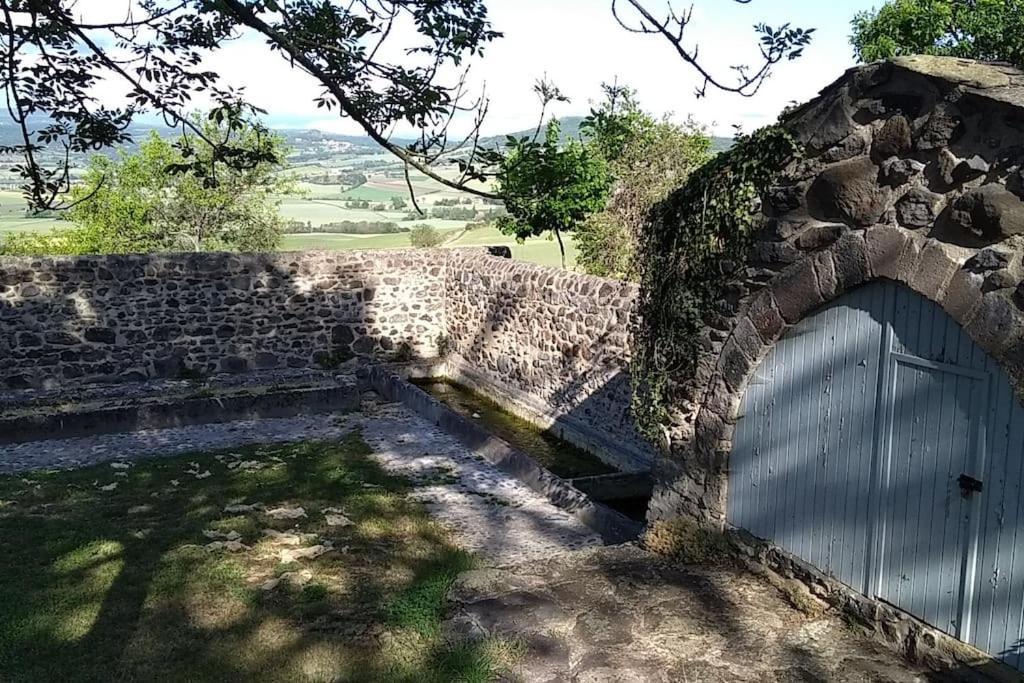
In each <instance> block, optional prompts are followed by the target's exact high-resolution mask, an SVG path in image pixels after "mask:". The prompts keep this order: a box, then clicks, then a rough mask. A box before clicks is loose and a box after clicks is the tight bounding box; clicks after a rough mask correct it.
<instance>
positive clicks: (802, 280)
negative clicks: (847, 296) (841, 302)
mask: <svg viewBox="0 0 1024 683" xmlns="http://www.w3.org/2000/svg"><path fill="white" fill-rule="evenodd" d="M771 292H772V296H773V297H774V299H775V302H776V304H777V306H778V310H779V313H780V314H781V315H782V319H783V320H785V321H786V322H787V323H790V324H792V323H795V322H797V321H798V320H800V319H801V318H803V317H804V315H805V314H806V313H807V312H809V311H811V310H813V309H815V308H817V307H818V306H820V305H821V304H822V303H823V298H822V296H821V291H820V290H819V289H818V278H817V277H816V276H815V274H814V265H813V263H812V262H811V260H810V259H805V260H803V261H801V262H800V263H797V264H795V265H793V266H790V267H789V268H787V269H786V270H784V271H783V272H782V273H780V274H779V276H778V277H777V278H775V281H774V282H773V283H772V287H771Z"/></svg>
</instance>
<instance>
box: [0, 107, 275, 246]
mask: <svg viewBox="0 0 1024 683" xmlns="http://www.w3.org/2000/svg"><path fill="white" fill-rule="evenodd" d="M194 121H195V123H196V125H197V126H199V127H200V128H201V129H202V130H203V131H204V137H195V136H191V135H184V136H182V137H180V138H178V139H177V140H175V141H173V142H172V141H169V140H166V139H164V138H162V137H160V136H159V135H158V134H157V133H155V132H153V133H151V134H150V136H149V137H148V138H147V139H146V140H144V141H143V142H142V144H141V145H140V146H139V149H138V150H137V151H136V152H133V153H129V152H126V151H124V150H122V151H121V152H120V153H119V154H118V156H117V157H116V158H113V159H111V158H109V157H105V156H99V155H97V156H94V157H93V158H92V159H91V160H90V162H89V166H88V168H87V169H86V172H85V175H84V178H83V181H82V183H81V184H80V185H76V186H75V187H73V188H72V191H71V203H72V208H71V209H70V210H69V211H68V212H67V219H68V220H69V221H70V222H71V223H72V224H73V226H71V227H69V228H64V229H58V230H55V231H53V232H52V233H51V234H48V235H40V236H34V237H25V238H19V239H14V240H9V241H8V242H6V243H5V245H4V251H5V252H7V253H64V254H88V253H93V254H110V253H128V252H151V251H212V250H219V249H237V250H241V251H268V250H272V249H274V248H275V247H276V246H277V244H278V243H279V241H280V236H281V232H282V227H283V221H282V219H281V217H280V215H279V214H278V204H279V200H278V197H279V196H280V195H281V194H286V193H288V192H290V191H291V187H292V185H291V181H289V180H287V179H281V178H279V177H278V176H276V175H275V173H274V172H275V171H276V170H278V169H279V168H281V167H282V165H283V162H284V158H285V148H284V143H283V141H282V140H281V138H280V137H278V136H276V135H273V134H271V133H269V132H268V131H266V130H265V129H264V128H262V127H261V126H259V125H256V124H253V123H251V122H247V121H243V120H241V119H238V118H232V119H223V118H218V117H212V118H209V119H206V120H202V119H200V117H198V116H196V117H195V118H194ZM214 137H218V138H220V139H225V138H231V145H232V147H233V148H235V149H239V150H245V151H247V152H248V153H251V154H252V155H253V159H254V161H253V163H252V164H251V165H249V166H248V167H241V166H231V165H228V164H225V163H223V162H222V161H219V160H217V159H215V158H213V155H214V147H213V146H211V145H209V144H207V142H206V139H207V138H214ZM257 158H259V159H261V160H256V159H257ZM265 158H274V159H277V160H278V161H277V162H276V163H271V162H269V161H265V160H262V159H265ZM197 170H199V172H197ZM207 172H210V173H212V174H213V175H212V176H211V175H207Z"/></svg>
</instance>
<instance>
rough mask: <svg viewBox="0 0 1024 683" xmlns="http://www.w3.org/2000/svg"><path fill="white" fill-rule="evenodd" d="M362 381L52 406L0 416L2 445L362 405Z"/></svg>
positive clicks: (346, 379)
mask: <svg viewBox="0 0 1024 683" xmlns="http://www.w3.org/2000/svg"><path fill="white" fill-rule="evenodd" d="M359 400H360V396H359V386H358V382H357V381H356V380H355V379H354V378H351V377H336V378H334V380H333V381H332V382H331V383H329V384H324V385H321V386H313V387H309V386H305V387H295V386H291V387H289V386H281V387H262V388H259V389H256V390H254V389H252V388H246V389H241V390H233V391H221V392H216V393H209V394H207V393H201V392H199V393H197V394H194V395H180V396H170V397H149V398H146V399H141V400H138V401H132V402H125V403H122V404H115V405H110V404H109V403H107V404H102V405H101V404H78V405H74V404H72V405H65V406H48V407H47V408H48V410H45V411H44V410H43V409H37V410H33V411H28V410H26V411H22V412H21V413H13V414H8V415H4V416H0V445H3V444H14V443H25V442H30V441H43V440H47V439H70V438H76V437H82V436H93V435H98V434H115V433H121V432H132V431H137V430H143V429H166V428H169V427H185V426H190V425H199V424H215V423H221V422H233V421H235V420H253V419H260V418H279V417H294V416H296V415H301V414H303V413H326V412H335V411H352V410H357V409H358V408H359Z"/></svg>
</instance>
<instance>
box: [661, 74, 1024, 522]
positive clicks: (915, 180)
mask: <svg viewBox="0 0 1024 683" xmlns="http://www.w3.org/2000/svg"><path fill="white" fill-rule="evenodd" d="M784 123H785V125H786V126H787V127H788V128H789V129H790V130H791V131H793V133H794V134H795V135H796V136H797V138H798V139H799V140H800V141H801V142H803V143H804V145H805V146H806V156H805V158H804V159H802V160H800V161H798V162H794V163H793V164H792V165H791V166H790V167H789V168H787V169H786V170H785V172H784V173H783V175H782V177H781V178H780V180H779V183H778V185H777V186H775V187H773V188H771V190H770V191H769V192H768V193H767V196H765V197H763V207H762V210H763V228H762V229H761V231H760V234H759V236H758V240H757V241H756V242H755V244H754V245H753V248H752V249H751V252H750V255H749V258H748V261H747V263H745V264H743V267H741V268H740V269H739V270H738V271H737V274H736V279H735V281H733V282H731V283H729V290H730V291H731V292H736V293H738V296H737V297H736V300H735V302H734V303H733V304H731V305H732V308H731V310H729V311H726V315H725V317H724V320H723V319H722V318H717V319H716V320H715V322H714V324H713V325H712V324H709V325H708V328H707V332H706V335H707V336H706V338H705V339H704V340H703V348H705V349H706V352H705V353H704V354H703V355H702V357H701V358H700V361H699V363H698V366H697V371H696V372H695V373H694V375H693V376H690V377H680V378H676V379H677V381H676V382H675V384H674V386H673V391H674V393H675V397H676V400H674V402H673V403H674V405H673V415H672V416H671V418H672V419H671V424H670V425H666V444H665V448H664V451H665V452H664V457H661V458H659V459H658V462H657V465H656V473H655V478H656V488H655V495H654V499H653V500H652V503H651V508H650V510H649V513H648V515H649V519H650V520H652V521H657V520H665V519H672V518H675V517H679V516H690V517H696V518H697V519H699V520H702V521H704V522H707V523H709V524H711V525H713V526H717V527H721V526H722V525H723V524H724V523H725V501H726V495H727V473H728V462H729V453H730V451H731V449H732V434H733V428H734V425H735V422H736V419H737V412H738V410H739V407H740V403H741V401H742V397H743V393H744V391H745V389H746V386H747V382H748V380H749V378H750V376H751V374H752V373H753V371H754V369H755V368H756V367H757V365H758V364H759V363H760V361H761V360H762V359H763V358H764V356H765V355H766V354H767V352H768V351H769V349H770V348H771V346H772V345H773V344H774V343H775V341H776V340H778V339H779V338H780V337H781V336H782V335H783V334H784V333H785V331H786V330H787V329H788V328H789V326H791V325H792V324H794V323H796V322H798V321H799V320H801V319H802V318H803V317H804V316H806V315H807V314H809V313H811V312H813V311H814V310H815V309H817V308H819V307H820V306H822V305H823V304H825V303H827V302H829V301H831V300H833V299H835V298H837V297H838V296H840V295H841V294H843V293H844V292H845V291H847V290H849V289H851V288H854V287H857V286H858V285H861V284H863V283H865V282H868V281H870V280H872V279H876V278H885V279H889V280H894V281H897V282H901V283H904V284H906V285H907V286H909V287H910V288H911V289H913V290H914V291H916V292H917V293H919V294H921V295H922V296H924V297H926V298H928V299H930V300H932V301H935V302H936V303H938V304H940V305H941V306H942V307H943V309H944V310H945V311H946V312H947V313H949V315H950V316H951V317H952V318H953V319H954V320H956V321H957V322H958V323H959V324H960V325H961V326H963V327H964V329H965V330H966V331H967V333H968V334H969V335H970V336H971V337H972V338H973V339H974V341H975V342H977V343H978V344H979V346H981V347H982V348H983V349H985V351H987V352H988V353H989V354H990V355H991V356H992V357H993V358H994V359H996V360H997V361H999V362H1000V364H1001V365H1002V366H1003V367H1004V369H1005V370H1006V372H1007V374H1008V375H1009V377H1010V379H1011V382H1012V383H1013V384H1014V385H1015V389H1016V391H1017V395H1018V398H1024V311H1022V306H1024V284H1021V283H1022V280H1024V266H1022V263H1021V255H1022V253H1024V72H1021V71H1019V70H1017V69H1014V68H1011V67H1007V66H1001V65H989V64H980V63H976V62H971V61H968V60H959V59H952V58H938V57H908V58H899V59H897V60H894V61H892V62H885V63H875V64H869V65H866V66H863V67H858V68H855V69H851V70H850V71H849V72H847V73H846V74H845V75H844V76H843V77H842V78H840V79H839V80H838V81H836V82H835V83H833V84H832V85H831V86H829V87H828V88H826V89H825V90H824V91H823V92H822V94H821V95H820V96H819V97H818V98H817V99H815V100H813V101H811V102H809V103H808V104H806V105H804V106H803V107H800V108H799V109H797V110H796V111H794V112H792V113H791V114H789V116H788V118H787V119H786V121H785V122H784ZM669 201H671V198H670V199H669ZM669 213H671V212H669Z"/></svg>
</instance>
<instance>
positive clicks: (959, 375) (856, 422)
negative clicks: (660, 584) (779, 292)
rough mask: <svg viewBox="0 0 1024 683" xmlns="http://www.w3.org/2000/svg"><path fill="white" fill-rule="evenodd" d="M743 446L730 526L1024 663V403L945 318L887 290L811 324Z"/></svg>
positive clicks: (779, 363) (758, 402) (795, 342)
mask: <svg viewBox="0 0 1024 683" xmlns="http://www.w3.org/2000/svg"><path fill="white" fill-rule="evenodd" d="M733 442H734V443H733V449H732V452H731V454H730V460H729V473H728V496H727V522H728V524H729V525H730V526H732V527H736V528H740V529H744V530H746V531H748V532H750V533H751V534H753V535H754V536H755V537H758V538H760V539H764V540H766V541H768V542H771V543H773V544H775V545H777V546H778V547H780V548H782V549H783V550H785V551H786V552H788V553H791V554H792V555H794V556H796V557H798V558H799V559H800V560H802V561H803V562H806V563H808V564H809V565H811V566H813V567H815V568H817V569H818V570H820V571H822V572H824V573H825V574H827V575H828V576H831V577H834V578H835V579H837V580H839V581H841V582H842V583H843V584H845V585H847V586H849V587H851V588H854V589H856V590H858V591H860V592H861V593H864V594H866V595H869V596H871V597H877V598H879V599H882V600H884V601H886V602H887V603H889V604H892V605H895V606H897V607H899V608H901V609H902V610H904V611H906V612H907V613H909V614H912V615H914V616H915V617H917V618H919V619H921V620H922V621H924V622H926V623H928V624H931V625H932V626H935V627H936V628H938V629H940V630H942V631H943V632H945V633H947V634H949V635H952V636H955V637H957V638H959V639H961V640H964V641H966V642H969V643H971V644H973V645H975V646H976V647H978V648H979V649H981V650H984V651H986V652H988V653H989V654H991V655H993V656H995V657H998V658H1000V659H1002V660H1003V661H1006V662H1008V663H1010V664H1011V665H1013V666H1015V667H1018V668H1019V667H1020V666H1021V663H1022V662H1021V661H1020V658H1021V652H1020V647H1019V640H1020V633H1021V629H1022V626H1024V624H1022V617H1021V615H1022V613H1024V612H1022V608H1024V565H1022V564H1021V563H1020V562H1017V561H1015V558H1019V557H1021V556H1024V509H1022V508H1021V506H1020V504H1019V500H1020V493H1021V487H1022V484H1024V476H1022V475H1024V471H1022V461H1024V458H1022V457H1021V454H1022V453H1024V406H1022V405H1021V403H1020V402H1019V401H1017V400H1015V398H1014V396H1013V391H1012V389H1011V387H1010V383H1009V379H1008V378H1007V377H1006V375H1005V373H1003V372H1002V370H1001V368H1000V367H999V366H998V364H997V363H996V362H995V361H994V360H992V359H991V357H989V356H988V354H986V353H985V352H984V351H982V350H981V348H980V347H979V346H978V345H977V344H975V343H974V342H973V341H972V340H971V339H970V337H969V336H968V335H967V334H966V333H965V332H964V331H963V330H962V328H961V327H960V326H959V325H958V324H957V323H956V322H955V321H953V320H952V319H951V318H950V317H949V316H948V315H947V314H946V313H945V312H944V311H943V310H942V309H941V307H939V306H938V305H936V304H935V303H933V302H931V301H928V300H927V299H924V298H923V297H921V296H920V295H918V294H916V293H914V292H913V291H911V290H909V289H908V288H906V287H904V286H901V285H898V284H896V283H893V282H891V281H876V282H873V283H871V284H867V285H865V286H863V287H858V288H856V289H854V290H852V291H850V292H848V293H847V294H845V295H843V296H842V297H840V298H838V299H836V300H835V301H833V302H831V303H830V304H828V305H826V306H824V307H822V308H820V309H818V310H817V311H815V312H814V313H812V314H811V315H809V316H807V317H805V318H804V319H802V320H801V321H800V322H799V323H798V324H797V325H794V326H793V327H791V328H790V329H789V330H787V332H786V334H785V335H783V337H782V338H781V339H780V340H779V341H778V342H777V343H776V344H775V345H774V346H773V347H772V349H771V350H770V351H769V353H768V355H767V356H766V357H765V359H764V360H763V361H762V362H761V364H760V365H759V366H758V368H757V370H756V371H755V372H754V375H753V377H752V378H751V380H750V382H748V384H747V386H746V390H745V392H744V396H743V400H742V402H741V406H740V415H739V418H738V421H737V426H736V430H735V434H734V439H733ZM1018 536H1019V537H1020V541H1019V544H1020V547H1018V540H1017V539H1018Z"/></svg>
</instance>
